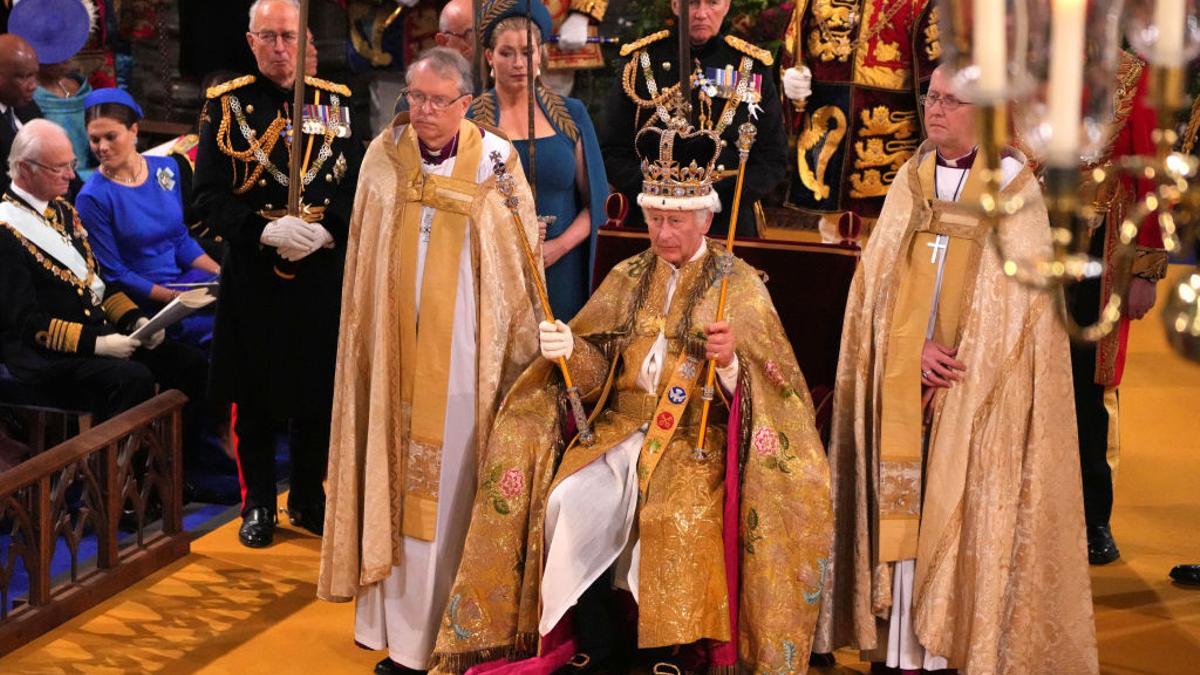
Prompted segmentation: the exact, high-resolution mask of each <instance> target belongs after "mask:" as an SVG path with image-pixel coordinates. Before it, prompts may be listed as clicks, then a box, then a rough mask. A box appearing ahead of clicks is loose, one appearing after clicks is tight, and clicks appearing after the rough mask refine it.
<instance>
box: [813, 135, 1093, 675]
mask: <svg viewBox="0 0 1200 675" xmlns="http://www.w3.org/2000/svg"><path fill="white" fill-rule="evenodd" d="M930 152H932V147H931V146H929V145H928V144H926V146H925V147H923V148H921V149H920V150H918V152H917V155H916V156H915V157H914V158H913V159H911V160H910V161H909V162H908V163H907V164H906V165H905V167H904V168H903V169H902V170H901V172H900V175H899V177H897V179H896V182H895V184H894V185H893V186H892V189H891V191H890V192H889V193H888V196H887V200H886V202H885V204H884V207H883V212H882V215H881V216H880V219H879V222H878V225H877V226H876V228H875V230H874V231H873V232H872V235H871V239H870V241H869V242H868V244H867V248H866V250H865V251H864V253H863V257H862V263H861V266H860V268H859V270H858V272H857V274H856V275H855V278H854V282H853V284H852V286H851V290H850V297H849V301H848V303H847V307H846V318H845V324H844V328H843V333H842V350H841V356H840V362H839V364H838V375H837V382H836V393H835V399H834V415H833V428H832V437H831V441H830V455H829V460H830V466H831V469H832V473H833V500H834V514H835V534H834V547H833V552H832V554H831V562H830V574H829V576H828V577H827V578H826V580H825V591H824V603H823V604H822V608H821V618H820V622H819V624H818V627H817V636H816V648H817V649H818V650H819V651H825V652H828V651H832V650H834V649H836V648H838V647H841V646H844V645H852V646H854V647H857V648H859V649H864V650H870V649H874V648H876V646H877V642H879V643H882V641H883V640H885V639H886V637H887V636H886V633H885V634H882V635H881V634H880V631H881V630H882V631H886V625H887V624H886V620H887V617H888V616H889V610H890V607H891V602H892V578H891V566H890V565H889V564H887V562H886V558H882V557H881V554H880V543H881V542H880V530H881V528H880V522H881V513H895V512H896V510H897V509H896V507H897V506H898V505H897V504H892V503H890V501H889V499H890V498H891V496H892V495H893V494H896V493H897V492H903V491H904V490H903V489H901V490H899V491H897V490H896V489H895V487H896V486H895V485H894V482H893V480H889V479H894V477H889V476H887V475H884V474H882V473H881V471H880V466H881V461H880V457H881V456H882V455H884V454H885V450H886V449H884V448H881V445H880V437H881V426H882V424H881V410H882V409H883V408H884V407H886V405H887V404H886V402H885V401H881V396H880V394H881V392H882V390H883V385H884V371H885V367H886V366H887V364H888V359H889V358H898V356H899V355H891V354H888V353H887V347H888V344H889V336H890V335H891V334H892V332H893V330H892V329H893V326H894V325H895V324H897V323H898V322H900V321H901V320H902V317H899V316H895V317H894V316H893V310H894V306H895V304H896V299H897V296H899V295H900V294H901V293H900V290H901V289H900V288H898V286H899V280H900V279H901V278H903V275H904V273H905V270H906V269H907V268H908V261H909V260H911V261H912V265H918V264H927V263H928V262H929V260H928V256H929V250H927V249H924V248H919V249H918V248H917V245H918V243H919V242H920V241H921V240H922V239H921V235H922V234H926V235H928V233H929V231H930V230H931V229H932V230H933V231H939V230H938V228H939V227H941V228H943V229H942V230H940V231H941V232H942V233H946V234H951V235H956V234H957V235H964V234H965V235H967V236H970V235H974V236H976V237H978V238H979V239H980V240H981V241H982V242H983V245H982V247H981V248H979V249H977V250H978V251H979V253H978V255H977V256H976V257H975V258H974V260H973V262H972V263H971V267H972V268H973V273H969V274H968V275H967V277H966V278H967V283H968V284H970V285H971V288H967V289H963V291H962V293H961V294H960V295H961V297H964V298H965V300H964V304H963V307H962V309H961V312H960V313H959V331H958V333H959V341H958V345H959V351H958V355H957V358H958V359H959V360H960V361H962V362H963V363H964V364H965V366H966V373H965V375H964V377H963V379H962V380H960V381H959V382H956V383H955V384H954V386H953V387H951V388H950V389H948V390H947V389H942V390H940V391H939V394H938V395H937V396H936V398H935V401H934V410H933V418H932V422H931V424H930V426H929V427H928V429H927V430H926V437H927V439H928V440H927V443H928V445H927V448H926V449H925V451H924V456H923V461H922V464H923V466H922V467H921V470H922V474H923V475H921V476H919V477H918V480H922V479H923V481H924V484H923V486H920V485H918V486H917V490H918V494H923V501H921V502H918V504H919V518H920V521H919V536H918V539H917V548H916V556H915V557H916V573H915V582H914V585H913V605H912V617H913V623H914V625H915V631H916V635H917V638H918V639H919V641H920V643H921V645H922V646H923V647H924V648H925V649H926V650H927V651H928V652H929V653H932V654H937V655H939V656H943V657H945V658H946V659H947V660H948V661H949V666H950V667H951V668H958V669H961V670H962V671H963V672H964V673H970V674H972V675H974V674H976V673H1013V674H1017V673H1022V674H1023V673H1072V674H1073V673H1095V672H1098V669H1099V667H1098V663H1097V656H1096V638H1095V626H1094V623H1093V619H1092V600H1091V587H1090V580H1089V576H1088V565H1087V557H1086V553H1085V536H1084V521H1083V499H1082V490H1081V483H1080V475H1079V458H1078V439H1077V437H1076V431H1075V422H1074V408H1073V405H1072V401H1073V394H1072V386H1071V369H1070V358H1069V356H1070V355H1069V351H1068V343H1067V335H1066V332H1065V331H1064V329H1063V328H1062V325H1061V324H1060V323H1059V321H1058V317H1057V316H1056V313H1057V309H1056V307H1055V303H1054V298H1053V297H1052V295H1051V294H1050V293H1048V292H1042V291H1035V290H1032V289H1030V288H1027V287H1025V286H1022V285H1021V284H1019V283H1017V282H1016V281H1014V280H1011V279H1009V278H1007V277H1006V276H1005V275H1004V272H1003V270H1002V265H1003V261H1002V260H1001V258H1000V256H999V254H998V253H997V249H996V246H995V244H996V241H995V239H996V237H997V234H996V232H995V231H993V230H989V229H986V225H983V224H980V223H975V224H974V225H971V224H970V221H971V220H972V219H974V217H973V214H972V213H971V212H970V211H969V210H967V209H966V207H965V206H963V205H960V204H955V203H949V202H941V201H932V200H929V199H927V198H926V194H929V193H928V192H927V191H926V190H927V188H923V187H922V183H921V181H922V177H921V176H920V175H919V170H918V165H919V161H920V160H921V159H922V158H924V157H927V156H928V153H930ZM930 175H932V174H930ZM1004 192H1005V194H1007V195H1009V196H1020V197H1021V198H1023V199H1024V200H1025V201H1026V202H1027V203H1028V204H1029V207H1028V208H1027V209H1026V210H1025V211H1022V212H1021V213H1020V214H1018V215H1017V216H1014V217H1009V218H1006V219H1005V220H1004V221H1003V223H1002V224H1001V225H1000V232H1001V234H1000V236H1001V237H1002V238H1003V242H1004V246H1005V251H1006V252H1007V253H1008V255H1009V256H1011V257H1013V258H1015V259H1018V260H1037V259H1046V258H1047V257H1048V256H1049V255H1050V251H1051V245H1050V229H1049V223H1048V218H1047V214H1046V210H1045V206H1044V204H1043V203H1042V198H1041V193H1040V186H1039V185H1038V183H1037V181H1036V180H1035V179H1034V177H1033V175H1032V173H1031V172H1030V171H1029V169H1028V167H1026V168H1024V169H1022V170H1021V173H1020V174H1018V176H1017V177H1016V178H1015V179H1014V180H1013V181H1012V182H1011V183H1010V184H1009V185H1008V186H1007V187H1006V188H1005V190H1004ZM976 220H977V219H976ZM939 221H941V222H942V225H941V226H937V225H936V223H937V222H939ZM948 223H949V224H948ZM979 227H983V228H985V229H983V230H979V229H978V228H979ZM946 230H949V231H946ZM920 319H921V321H922V322H924V321H926V317H920ZM904 358H911V359H919V358H920V354H919V351H915V352H914V353H908V354H905V355H904ZM919 369H920V367H919V366H917V370H918V371H919ZM912 387H914V388H917V389H919V387H920V380H919V375H918V376H916V378H915V379H914V380H913V382H912Z"/></svg>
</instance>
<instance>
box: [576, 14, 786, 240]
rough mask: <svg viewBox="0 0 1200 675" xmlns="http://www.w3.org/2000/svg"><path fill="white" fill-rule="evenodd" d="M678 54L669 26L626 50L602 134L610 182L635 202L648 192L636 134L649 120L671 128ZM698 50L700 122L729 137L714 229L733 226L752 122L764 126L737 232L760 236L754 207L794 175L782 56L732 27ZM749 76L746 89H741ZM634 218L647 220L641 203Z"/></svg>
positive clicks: (696, 111)
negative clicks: (779, 70)
mask: <svg viewBox="0 0 1200 675" xmlns="http://www.w3.org/2000/svg"><path fill="white" fill-rule="evenodd" d="M678 52H679V47H678V41H677V40H676V38H675V36H674V35H673V34H672V33H671V32H670V31H665V30H663V31H659V32H657V33H654V34H653V35H648V36H646V37H644V38H642V39H640V40H637V41H635V42H631V43H629V44H627V45H625V46H624V47H622V48H621V55H622V56H628V57H629V61H627V62H626V63H625V65H624V66H623V67H622V69H621V76H620V86H618V87H614V88H613V89H612V91H611V92H610V94H609V98H608V101H607V102H606V104H605V111H604V120H603V123H602V125H601V128H600V134H599V135H600V148H601V150H602V151H603V155H604V168H605V169H607V171H608V180H609V182H611V183H612V184H613V185H614V186H615V187H616V189H617V190H618V191H619V192H621V193H623V194H624V195H625V197H626V198H627V199H629V202H630V204H631V205H633V204H636V203H637V195H638V194H639V193H640V192H641V191H642V170H641V158H640V157H638V154H637V151H636V150H635V148H634V143H633V139H634V136H635V135H636V134H637V132H638V131H639V130H640V129H642V128H643V127H645V126H647V125H658V126H665V124H664V120H663V119H662V114H665V115H670V114H671V112H672V109H671V106H670V104H669V100H667V99H662V97H663V95H664V92H666V91H667V89H668V88H672V89H673V90H674V91H677V84H678V82H679V68H678V65H677V64H676V61H677V60H678V58H679V57H678ZM692 56H693V57H694V59H695V64H694V67H695V74H696V76H697V81H698V82H699V85H698V86H693V88H692V111H693V120H694V121H695V123H696V125H697V126H699V127H703V128H716V129H719V130H720V133H721V138H722V139H724V140H725V147H724V149H722V151H721V155H720V158H719V159H718V160H717V161H718V165H719V166H721V167H723V175H724V177H723V178H722V179H721V180H720V182H718V183H717V184H716V189H717V194H718V195H720V197H721V213H718V214H717V215H716V217H715V218H714V219H713V224H712V228H711V230H710V231H709V234H710V235H713V236H724V235H725V232H726V231H727V228H728V225H729V216H730V211H731V210H732V209H733V190H734V184H735V183H736V172H737V166H738V156H737V148H736V147H735V146H734V141H735V140H737V136H738V127H739V126H740V125H741V124H742V123H743V122H746V121H747V120H749V121H750V122H751V123H753V124H754V126H755V128H756V129H757V130H758V136H757V140H756V141H755V143H754V146H753V147H752V148H751V150H750V157H749V159H748V160H747V162H746V179H745V185H744V187H743V196H742V205H741V212H740V213H739V216H738V224H737V234H738V236H743V237H753V236H757V234H758V228H757V226H756V224H755V217H754V207H753V205H754V203H755V202H756V201H758V200H759V199H761V198H762V197H764V196H765V195H766V194H767V193H769V192H770V191H771V190H772V189H774V188H775V186H776V185H778V184H779V183H780V182H781V181H782V180H783V179H784V178H785V176H786V174H787V137H786V136H785V134H784V128H783V113H782V110H781V108H780V101H779V94H778V93H777V90H776V88H775V81H774V80H773V79H772V78H773V75H772V73H771V65H772V64H773V63H774V60H773V59H772V57H771V55H770V53H769V52H767V51H766V50H764V49H760V48H758V47H755V46H754V45H751V44H748V43H746V42H745V41H744V40H741V39H739V38H736V37H733V36H728V35H725V34H724V33H718V34H717V35H715V36H713V37H712V38H711V39H710V40H708V41H707V42H705V43H704V44H701V45H692ZM743 78H744V79H745V88H744V90H742V91H741V92H739V84H740V82H741V80H742V79H743ZM652 92H654V93H653V94H652ZM656 99H662V102H663V104H664V106H665V108H664V109H663V113H662V114H660V112H659V110H658V106H657V105H656V103H655V101H656ZM626 224H627V225H631V226H638V225H641V224H642V214H641V209H637V208H631V209H630V215H629V219H628V221H627V223H626Z"/></svg>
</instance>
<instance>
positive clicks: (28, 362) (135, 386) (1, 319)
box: [0, 189, 207, 430]
mask: <svg viewBox="0 0 1200 675" xmlns="http://www.w3.org/2000/svg"><path fill="white" fill-rule="evenodd" d="M2 199H3V200H4V201H5V202H7V203H8V204H11V205H15V206H16V207H17V208H18V209H21V210H23V211H26V212H28V213H29V214H31V215H34V216H36V217H38V218H39V219H40V220H41V221H42V222H44V223H46V224H48V225H50V226H51V227H53V228H54V229H55V230H57V231H58V233H59V236H61V237H62V238H63V239H64V241H69V242H70V244H71V245H72V246H73V247H74V248H75V250H76V251H78V252H79V254H80V255H81V256H82V257H83V259H84V260H85V261H86V262H87V269H88V273H89V275H88V276H89V278H88V280H86V281H85V280H81V279H79V277H77V276H76V275H75V274H74V273H72V272H71V271H70V270H69V269H68V268H67V267H66V266H65V265H64V264H63V263H62V262H60V261H59V260H57V259H56V258H55V257H54V256H52V255H50V254H49V253H48V252H46V251H44V250H43V249H41V248H40V247H38V245H37V244H36V243H34V242H33V241H31V240H30V239H28V238H26V237H25V236H24V235H23V234H21V232H20V231H19V230H18V229H17V228H16V227H14V226H13V225H12V224H10V223H7V222H0V346H2V350H3V358H4V364H5V365H6V366H7V367H8V369H9V371H10V372H11V373H12V374H13V375H14V376H15V377H16V378H17V379H20V380H23V381H26V382H30V383H33V384H39V385H44V386H48V387H53V388H56V389H61V390H62V392H63V396H64V399H66V400H67V401H70V402H71V403H72V404H73V405H82V406H86V408H87V409H88V410H90V411H91V412H92V414H93V415H95V417H96V418H97V420H98V421H99V420H104V419H107V418H109V417H112V416H113V415H116V414H117V413H120V412H122V411H123V410H127V409H129V408H132V407H133V406H135V405H137V404H138V403H140V402H142V401H144V400H146V399H149V398H150V397H151V396H153V395H154V386H155V383H156V382H157V383H158V384H159V385H161V387H162V388H163V389H179V390H181V391H183V392H184V393H185V394H187V396H188V398H189V400H190V401H189V404H188V408H187V409H186V411H187V414H186V416H187V418H188V419H189V423H188V427H189V429H192V430H195V425H193V424H190V419H191V418H192V417H194V415H192V414H191V412H190V411H192V410H195V409H196V408H198V407H200V405H201V404H202V402H203V400H204V388H205V372H206V369H207V363H206V360H205V358H204V355H203V354H202V353H200V352H199V351H198V350H196V349H194V348H192V347H189V346H187V345H184V344H181V343H177V342H171V341H169V340H168V341H165V342H163V343H162V344H161V345H159V346H158V347H157V348H155V349H153V350H150V349H138V350H137V351H135V352H134V353H133V355H132V356H131V357H130V358H129V359H115V358H109V357H103V356H96V354H95V350H96V339H97V338H99V337H100V336H103V335H111V334H113V333H117V332H120V333H122V334H128V333H130V332H132V331H133V328H134V325H135V324H136V323H137V321H138V319H141V318H142V317H143V314H142V313H141V311H139V310H138V307H137V305H135V304H134V302H133V301H132V300H130V299H129V296H128V295H126V294H125V293H124V292H123V291H121V290H119V289H118V288H116V287H112V286H109V287H105V289H104V291H101V292H97V290H96V287H94V286H93V284H92V283H91V281H92V280H94V279H95V277H96V275H97V274H99V272H98V268H97V265H96V259H95V258H94V257H93V256H92V250H91V246H90V245H89V244H88V242H87V236H86V234H84V229H83V225H82V224H80V222H79V215H78V214H77V213H76V212H75V209H74V208H73V207H72V206H71V205H70V204H68V203H67V202H66V200H64V199H62V198H59V199H56V200H54V201H53V202H51V203H50V205H49V206H48V207H47V209H46V212H45V213H41V214H39V213H38V212H37V211H36V210H35V209H34V207H33V206H31V205H30V204H29V203H28V202H26V201H25V200H23V199H21V197H19V196H17V195H16V194H15V193H14V192H13V191H12V190H11V189H9V190H8V191H6V192H5V193H4V195H3V197H2Z"/></svg>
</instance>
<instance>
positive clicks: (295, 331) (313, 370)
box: [194, 0, 362, 548]
mask: <svg viewBox="0 0 1200 675" xmlns="http://www.w3.org/2000/svg"><path fill="white" fill-rule="evenodd" d="M298 19H299V11H298V7H297V5H296V3H295V2H294V0H258V1H257V2H255V3H254V5H253V6H252V7H251V18H250V31H249V32H248V33H247V35H246V39H247V41H248V42H249V44H250V49H251V50H252V51H253V52H254V57H255V60H256V61H257V63H258V70H259V72H258V73H257V74H253V75H246V76H244V77H239V78H236V79H234V80H231V81H229V82H226V83H225V84H222V85H220V86H217V87H213V88H212V89H209V90H208V101H207V102H206V103H205V107H204V111H203V113H202V114H201V120H200V146H199V149H198V151H197V157H196V174H195V182H194V190H195V202H196V203H195V206H196V209H197V212H198V214H197V215H199V216H200V217H201V218H203V219H204V222H205V224H206V225H208V227H210V228H211V229H212V230H213V232H214V233H216V234H218V235H220V236H221V237H222V238H224V239H225V240H226V241H228V242H229V250H228V253H227V254H226V257H225V260H224V262H223V264H222V275H221V302H220V305H219V307H218V309H217V321H216V327H215V331H214V336H213V355H212V358H213V365H212V368H213V389H214V392H213V393H214V396H216V397H217V398H218V399H219V400H221V401H227V402H233V403H236V404H237V412H236V424H235V431H236V432H237V435H238V439H239V444H238V466H239V469H240V476H241V479H242V490H243V501H242V519H243V522H242V528H241V530H240V532H239V538H240V539H241V542H242V543H243V544H244V545H246V546H250V547H254V548H257V547H263V546H268V545H270V543H271V542H272V540H273V538H274V532H275V520H276V517H275V511H276V501H275V498H276V492H275V442H274V434H275V432H276V431H277V430H279V429H281V428H282V425H283V424H284V423H286V422H290V426H289V427H288V431H289V451H290V454H291V492H290V494H289V496H288V514H289V516H290V518H291V520H292V523H293V524H295V525H299V526H301V527H304V528H305V529H307V530H309V531H311V532H313V533H316V534H320V533H321V531H322V528H323V522H324V509H325V495H324V492H323V489H322V487H321V480H322V477H323V476H324V473H325V462H326V456H327V452H328V443H329V414H330V409H331V407H332V387H333V370H334V368H333V366H334V354H335V351H336V349H337V329H338V308H339V306H340V305H339V301H340V297H341V288H342V263H343V258H344V256H345V242H346V232H347V227H348V223H349V221H350V211H351V208H352V206H353V202H354V190H355V185H356V184H357V183H358V166H359V164H360V163H361V161H362V144H361V143H360V142H359V139H356V138H353V137H352V135H351V132H350V113H349V111H350V105H351V102H350V90H349V89H347V88H346V87H345V86H343V85H340V84H334V83H331V82H326V81H324V80H319V79H317V78H314V77H306V78H305V79H304V81H305V86H306V90H305V100H306V101H308V102H309V103H307V104H306V105H305V109H304V122H303V125H302V128H301V129H291V128H290V127H291V122H290V120H291V117H292V114H291V106H292V96H293V92H292V86H293V81H294V79H295V70H296V68H295V64H296V44H297V30H298V25H299V20H298ZM293 138H295V139H296V140H297V141H299V143H297V144H296V148H297V150H298V151H299V152H302V153H304V157H303V159H304V163H303V165H302V175H303V187H302V192H301V203H302V216H303V217H296V216H289V215H286V205H287V194H288V187H287V185H288V174H287V172H288V165H289V158H290V156H291V147H292V145H293V144H292V139H293Z"/></svg>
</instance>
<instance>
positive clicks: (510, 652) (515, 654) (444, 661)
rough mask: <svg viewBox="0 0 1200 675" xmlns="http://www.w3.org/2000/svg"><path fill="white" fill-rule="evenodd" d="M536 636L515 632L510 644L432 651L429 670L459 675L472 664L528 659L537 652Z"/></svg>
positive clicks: (472, 665)
mask: <svg viewBox="0 0 1200 675" xmlns="http://www.w3.org/2000/svg"><path fill="white" fill-rule="evenodd" d="M537 645H538V636H537V634H536V633H517V636H516V639H515V640H514V642H513V644H511V645H501V646H499V647H488V648H487V649H479V650H476V651H473V652H461V653H446V652H434V653H433V656H432V657H430V659H429V671H430V672H433V671H435V670H436V671H440V672H445V673H455V675H461V674H462V673H465V672H467V671H468V670H470V669H471V668H473V667H474V666H477V665H479V664H481V663H487V662H488V661H495V660H497V659H505V660H507V661H518V660H520V659H528V658H530V657H532V656H534V655H536V654H537Z"/></svg>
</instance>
